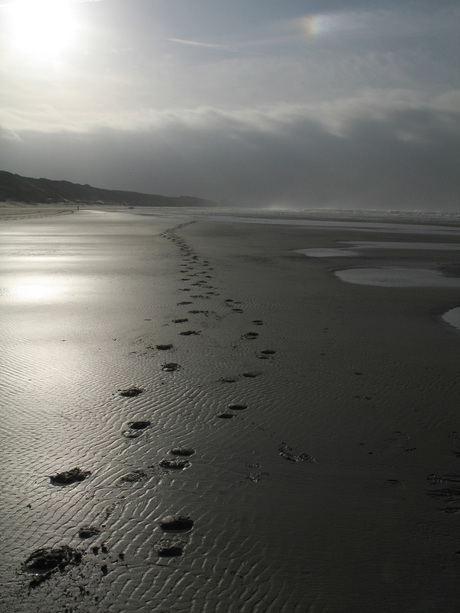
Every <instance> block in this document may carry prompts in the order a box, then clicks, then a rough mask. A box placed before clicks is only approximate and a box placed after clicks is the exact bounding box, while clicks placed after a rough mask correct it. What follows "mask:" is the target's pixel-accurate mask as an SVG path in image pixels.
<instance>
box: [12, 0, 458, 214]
mask: <svg viewBox="0 0 460 613" xmlns="http://www.w3.org/2000/svg"><path fill="white" fill-rule="evenodd" d="M459 58H460V3H459V2H458V0H365V1H364V0H302V1H300V0H231V1H229V0H86V1H85V0H0V169H2V170H7V171H9V172H14V173H17V174H20V175H25V176H30V177H37V178H39V177H46V178H49V179H56V180H68V181H73V182H76V183H89V184H91V185H94V186H96V187H104V188H109V189H125V190H133V191H140V192H146V193H154V194H163V195H169V196H180V195H192V196H200V197H203V198H209V199H212V200H216V201H219V202H224V203H226V204H229V205H233V206H240V205H241V206H262V207H267V208H269V207H273V208H277V207H280V208H285V207H287V208H291V207H292V208H302V209H303V208H321V207H327V208H331V207H332V208H346V209H391V210H428V211H449V212H452V211H453V212H460V62H459Z"/></svg>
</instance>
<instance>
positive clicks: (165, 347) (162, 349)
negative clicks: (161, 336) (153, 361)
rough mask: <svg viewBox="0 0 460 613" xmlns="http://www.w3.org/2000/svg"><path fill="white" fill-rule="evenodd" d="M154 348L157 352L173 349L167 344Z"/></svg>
mask: <svg viewBox="0 0 460 613" xmlns="http://www.w3.org/2000/svg"><path fill="white" fill-rule="evenodd" d="M156 348H157V349H158V350H159V351H167V350H168V349H172V348H173V345H171V344H169V343H168V344H166V345H156Z"/></svg>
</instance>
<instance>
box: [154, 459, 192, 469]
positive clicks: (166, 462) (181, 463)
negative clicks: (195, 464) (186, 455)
mask: <svg viewBox="0 0 460 613" xmlns="http://www.w3.org/2000/svg"><path fill="white" fill-rule="evenodd" d="M191 465H192V464H191V463H190V462H189V461H188V460H171V459H169V458H164V459H163V460H161V462H160V466H161V468H166V469H168V470H184V468H190V466H191Z"/></svg>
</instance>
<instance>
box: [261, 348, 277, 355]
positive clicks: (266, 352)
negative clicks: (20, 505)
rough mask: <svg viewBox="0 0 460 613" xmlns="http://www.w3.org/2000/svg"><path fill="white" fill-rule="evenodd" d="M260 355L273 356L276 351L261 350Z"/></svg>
mask: <svg viewBox="0 0 460 613" xmlns="http://www.w3.org/2000/svg"><path fill="white" fill-rule="evenodd" d="M260 353H261V354H262V355H274V354H275V353H276V351H275V350H274V349H263V350H262V351H261V352H260Z"/></svg>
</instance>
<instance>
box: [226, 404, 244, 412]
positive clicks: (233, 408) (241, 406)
mask: <svg viewBox="0 0 460 613" xmlns="http://www.w3.org/2000/svg"><path fill="white" fill-rule="evenodd" d="M228 408H229V409H230V410H231V411H244V410H245V409H247V408H248V405H247V404H229V405H228Z"/></svg>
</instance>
